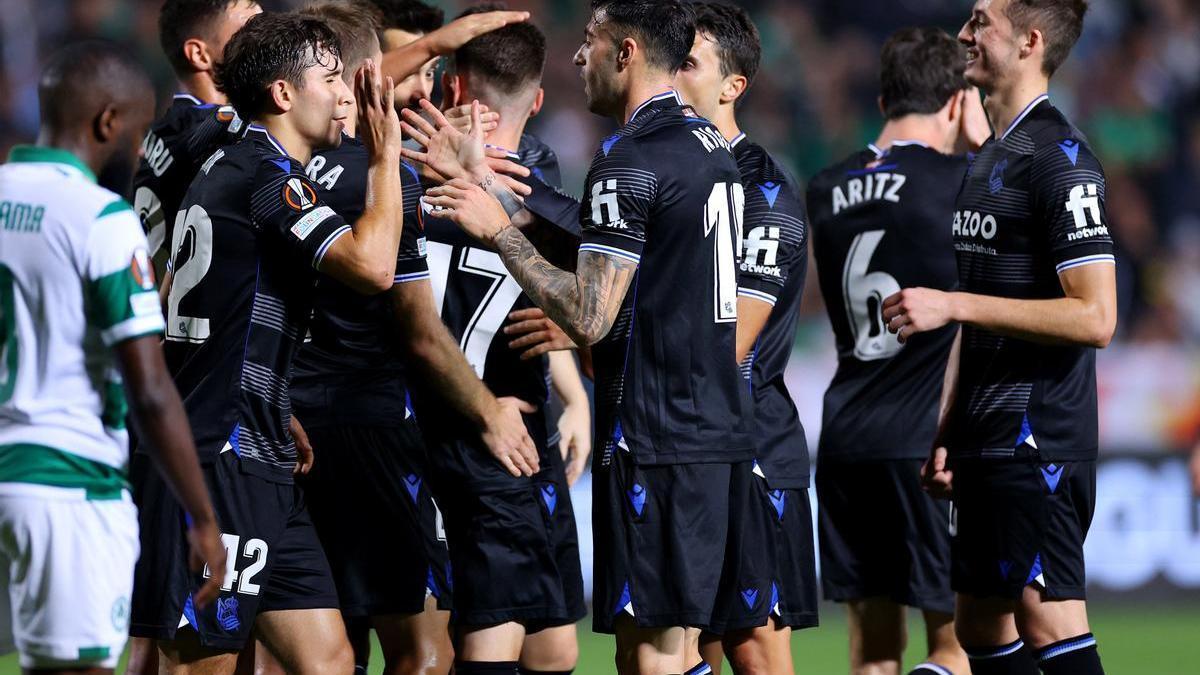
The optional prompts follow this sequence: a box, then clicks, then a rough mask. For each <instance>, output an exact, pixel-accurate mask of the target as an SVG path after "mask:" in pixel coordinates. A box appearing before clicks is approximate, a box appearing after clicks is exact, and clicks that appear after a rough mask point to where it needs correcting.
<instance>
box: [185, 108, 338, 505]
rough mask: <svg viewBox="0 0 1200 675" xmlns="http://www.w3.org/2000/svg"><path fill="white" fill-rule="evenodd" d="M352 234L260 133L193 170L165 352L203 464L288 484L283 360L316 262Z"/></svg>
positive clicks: (304, 326)
mask: <svg viewBox="0 0 1200 675" xmlns="http://www.w3.org/2000/svg"><path fill="white" fill-rule="evenodd" d="M349 232H350V226H349V225H347V224H346V221H345V220H343V219H342V217H341V216H340V215H338V214H337V213H336V212H335V211H334V210H333V209H332V208H330V207H329V206H328V205H326V204H324V203H323V202H321V200H320V197H318V195H317V192H316V189H315V188H314V187H313V183H312V181H310V180H309V179H308V176H306V175H305V173H304V167H303V166H302V165H301V164H300V163H299V162H298V161H296V160H295V159H293V158H292V157H290V156H288V155H287V153H286V152H285V151H284V150H283V147H282V146H281V145H279V143H278V142H277V141H276V140H275V139H273V138H272V137H271V136H270V134H269V133H268V132H267V131H266V129H264V128H263V127H260V126H257V125H253V124H252V125H250V130H249V132H248V133H247V135H246V138H244V139H243V140H242V141H240V142H238V143H237V144H235V145H231V146H227V147H225V148H221V149H220V150H218V151H217V152H216V153H214V154H213V156H212V157H210V158H209V159H208V160H207V161H206V162H205V163H204V164H203V165H202V166H201V167H200V171H199V173H197V175H196V179H195V181H193V183H192V186H191V187H190V188H188V191H187V194H186V196H185V197H184V200H183V203H182V206H181V207H180V211H179V215H178V217H177V218H176V221H175V228H174V233H173V241H172V251H173V252H174V253H173V259H172V260H173V265H174V270H175V278H174V282H173V284H172V286H171V292H170V297H169V299H168V303H167V304H168V313H167V334H166V346H165V352H166V357H167V363H168V366H169V367H170V369H171V372H172V373H173V374H174V377H175V384H176V386H177V387H178V388H179V393H180V394H181V395H182V396H183V402H184V407H185V408H186V409H187V413H188V419H189V421H190V422H191V426H192V433H193V434H194V435H195V438H196V449H197V451H198V453H199V455H200V458H201V461H212V460H213V458H214V457H215V456H216V455H217V454H218V453H220V452H235V453H237V454H238V455H239V456H240V457H241V461H242V465H243V467H244V468H245V469H246V470H247V471H249V472H251V473H254V474H256V475H260V476H262V477H264V478H268V479H271V480H277V481H280V482H290V481H291V479H292V468H293V466H294V465H295V461H296V446H295V442H294V441H293V439H292V437H291V434H290V433H289V431H288V423H289V421H290V419H291V414H292V404H291V400H290V399H289V396H288V380H289V378H290V376H291V369H292V359H293V357H294V356H295V354H296V351H297V350H298V348H299V346H300V342H301V340H302V339H303V337H304V334H305V332H306V331H307V330H308V322H309V316H310V314H311V313H312V303H313V288H314V286H315V284H316V280H317V270H319V268H320V265H321V259H322V258H323V257H324V255H325V253H326V252H327V251H328V250H329V247H330V246H332V245H333V243H334V242H335V241H336V240H337V239H338V237H340V236H343V235H345V234H347V233H349Z"/></svg>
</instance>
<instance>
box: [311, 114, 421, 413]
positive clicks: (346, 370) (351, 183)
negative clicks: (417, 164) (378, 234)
mask: <svg viewBox="0 0 1200 675" xmlns="http://www.w3.org/2000/svg"><path fill="white" fill-rule="evenodd" d="M367 163H368V156H367V149H366V147H364V146H363V144H362V143H361V142H360V141H359V140H358V139H356V138H351V137H344V138H343V139H342V144H341V145H340V146H338V147H337V148H335V149H332V150H325V151H323V152H319V153H316V154H314V155H313V157H312V159H310V160H309V162H308V166H307V167H306V171H307V173H308V178H309V180H311V181H312V182H313V185H315V186H316V189H317V197H318V198H319V199H320V200H321V201H322V202H324V203H325V204H326V205H328V206H329V207H331V208H332V209H333V210H334V211H336V212H337V213H338V214H339V215H340V216H342V218H344V219H345V220H346V221H347V222H351V223H352V222H355V221H357V220H358V218H359V217H360V216H361V215H362V212H363V209H364V207H365V204H366V196H367ZM400 182H401V186H402V188H403V194H404V232H403V233H402V234H401V237H400V250H399V252H398V254H397V259H396V276H395V279H394V280H393V281H394V283H397V284H403V283H411V282H414V281H420V280H426V279H428V278H429V267H428V266H427V265H426V264H425V236H424V234H423V233H422V232H421V225H420V223H419V222H418V218H417V215H416V213H417V205H418V203H419V201H420V198H421V181H420V175H419V174H418V173H417V170H416V169H415V168H414V167H413V166H412V165H410V164H407V163H403V162H402V163H401V167H400ZM309 334H310V335H311V336H312V339H311V340H309V341H308V342H306V343H305V344H304V347H303V348H302V349H301V350H300V353H299V355H297V357H296V362H295V365H294V369H293V373H292V388H291V393H292V402H293V405H294V406H295V408H296V414H297V415H298V416H299V418H300V421H301V423H303V424H305V425H306V426H314V427H315V426H327V425H331V424H356V425H365V426H372V427H388V426H399V425H401V424H403V422H404V420H405V419H407V417H408V416H409V414H410V411H409V410H408V406H407V404H406V398H407V395H408V390H407V388H406V386H405V377H404V362H403V358H402V354H401V350H400V348H399V346H400V344H401V336H400V335H398V334H397V332H396V328H395V322H394V321H393V320H392V310H391V305H390V302H389V299H388V295H387V294H386V293H381V294H378V295H373V296H367V295H362V294H360V293H358V292H357V291H354V290H353V289H351V288H349V287H348V286H346V285H344V284H342V283H340V282H338V281H337V280H335V279H332V278H329V277H322V278H321V279H320V280H319V281H318V282H317V291H316V300H315V308H314V311H313V318H312V324H311V327H310V329H309Z"/></svg>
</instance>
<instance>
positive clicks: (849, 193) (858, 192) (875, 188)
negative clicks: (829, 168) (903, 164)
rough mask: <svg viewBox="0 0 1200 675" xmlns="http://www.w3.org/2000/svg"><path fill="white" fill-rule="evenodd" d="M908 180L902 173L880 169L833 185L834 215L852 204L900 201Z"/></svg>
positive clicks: (895, 202) (897, 202)
mask: <svg viewBox="0 0 1200 675" xmlns="http://www.w3.org/2000/svg"><path fill="white" fill-rule="evenodd" d="M906 182H908V177H907V176H905V175H904V174H901V173H889V172H887V171H880V172H877V173H867V174H865V175H863V176H858V177H855V178H851V179H850V180H848V181H846V184H845V185H835V186H833V215H835V216H836V215H837V214H839V213H841V212H842V210H843V209H848V208H850V207H851V206H857V205H859V204H862V203H865V202H871V201H879V200H884V201H889V202H892V203H894V204H899V203H900V188H902V187H904V184H905V183H906Z"/></svg>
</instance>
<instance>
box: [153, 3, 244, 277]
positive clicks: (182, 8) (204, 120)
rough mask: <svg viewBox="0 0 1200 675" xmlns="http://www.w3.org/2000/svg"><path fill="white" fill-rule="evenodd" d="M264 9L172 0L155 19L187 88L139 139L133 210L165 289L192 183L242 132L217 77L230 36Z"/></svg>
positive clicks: (240, 124) (240, 4) (239, 122)
mask: <svg viewBox="0 0 1200 675" xmlns="http://www.w3.org/2000/svg"><path fill="white" fill-rule="evenodd" d="M260 12H262V8H261V7H259V5H258V3H257V2H252V1H250V0H199V1H198V0H167V2H165V3H164V4H163V7H162V12H161V13H160V14H159V16H158V39H159V43H160V44H161V45H162V48H163V52H164V53H165V54H166V55H167V61H169V62H170V63H171V67H172V68H173V69H174V71H175V76H176V77H177V78H179V82H180V84H181V85H182V86H183V91H182V92H180V93H178V94H175V97H174V98H173V99H172V101H171V107H169V108H167V111H166V112H165V113H164V114H163V116H162V117H161V118H159V119H158V120H156V121H155V122H154V124H153V125H152V126H151V127H150V130H149V132H147V133H146V138H145V139H144V140H143V141H142V158H141V161H140V162H139V163H138V170H137V173H136V174H135V175H134V197H133V205H134V208H135V209H136V210H137V214H138V217H139V218H141V220H142V226H143V227H144V228H145V229H146V233H147V235H148V237H149V239H150V253H151V256H152V258H153V259H154V261H155V268H156V271H157V272H158V273H159V274H160V275H163V285H164V287H167V286H169V279H168V275H167V274H165V272H166V259H167V257H168V256H169V255H170V251H169V250H168V249H169V248H170V243H171V230H172V228H173V227H174V225H175V213H176V212H177V211H178V210H179V204H180V203H181V202H182V201H183V195H184V193H185V192H187V188H188V185H191V182H192V179H193V178H195V177H196V172H197V171H199V170H200V164H201V163H202V162H203V161H204V160H206V159H208V157H209V155H211V154H212V153H213V152H214V151H216V149H217V148H219V147H221V146H222V145H226V144H229V143H232V142H234V141H236V140H237V139H238V138H240V137H241V135H242V134H243V133H245V130H246V129H245V127H246V125H245V123H244V122H243V121H242V120H241V118H239V117H238V115H237V113H236V112H235V111H234V109H233V106H230V105H227V103H228V101H227V100H226V98H225V94H223V93H222V92H221V91H220V90H219V89H218V88H217V85H216V83H215V82H214V72H215V69H216V66H217V63H219V62H220V60H221V54H222V52H223V51H224V49H225V44H226V43H227V42H229V38H231V37H233V34H234V33H236V32H237V30H238V29H239V28H241V27H242V25H243V24H245V23H246V20H247V19H249V18H250V17H252V16H255V15H256V14H259V13H260Z"/></svg>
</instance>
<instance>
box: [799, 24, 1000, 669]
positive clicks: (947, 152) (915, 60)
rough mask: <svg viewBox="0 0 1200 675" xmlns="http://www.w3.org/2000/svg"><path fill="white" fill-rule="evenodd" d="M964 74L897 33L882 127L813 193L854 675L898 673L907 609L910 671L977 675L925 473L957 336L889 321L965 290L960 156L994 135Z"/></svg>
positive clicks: (823, 514)
mask: <svg viewBox="0 0 1200 675" xmlns="http://www.w3.org/2000/svg"><path fill="white" fill-rule="evenodd" d="M963 68H964V65H963V54H962V48H961V46H959V44H958V43H957V41H955V40H954V38H952V37H950V36H949V35H947V34H946V33H945V32H943V31H941V30H939V29H936V28H907V29H903V30H900V31H897V32H896V33H894V34H893V35H892V36H891V37H890V38H889V39H888V40H887V42H886V43H885V44H884V46H883V50H882V54H881V57H880V72H881V77H880V84H881V86H880V108H881V110H882V112H883V115H884V117H885V118H886V120H887V121H886V123H885V124H884V127H883V131H882V132H881V133H880V136H879V138H878V140H876V141H875V142H874V143H873V144H871V145H870V146H869V147H868V148H865V149H863V150H861V151H859V152H856V153H854V154H852V155H850V156H849V157H847V158H846V159H844V160H842V161H840V162H838V163H837V164H835V165H833V166H831V167H829V168H828V169H825V170H824V171H822V172H821V173H819V174H817V175H816V176H815V177H814V178H813V180H812V182H811V184H810V185H809V189H808V208H809V215H810V216H811V218H812V226H813V242H814V244H815V246H814V248H813V252H814V256H815V258H816V263H817V270H818V272H819V274H820V281H821V293H822V295H823V296H824V299H825V308H826V311H827V312H828V313H829V320H830V323H831V324H832V326H833V332H834V336H835V338H836V340H837V349H838V370H837V373H836V374H835V375H834V378H833V381H832V382H830V384H829V388H828V389H827V390H826V393H825V412H824V419H823V421H822V426H821V439H820V454H819V456H818V467H817V496H818V498H819V500H820V510H819V516H820V537H821V570H822V575H821V577H822V578H821V584H822V586H823V588H824V592H825V597H826V598H828V599H831V600H836V601H838V602H845V603H847V609H848V610H849V612H848V614H849V619H850V621H849V623H850V645H851V647H850V650H851V651H850V667H851V671H852V672H898V671H899V669H900V667H901V662H902V658H903V654H904V648H905V642H906V641H907V635H906V631H905V624H906V622H907V619H906V617H905V614H906V610H905V607H906V606H909V607H916V608H918V609H920V610H922V612H923V615H924V619H925V635H926V644H927V649H928V651H927V658H926V661H925V662H924V663H922V664H920V665H918V666H917V667H916V668H914V669H913V671H912V672H914V673H944V672H946V671H950V672H956V673H966V672H968V670H969V668H968V665H967V658H966V655H965V654H964V653H963V651H962V648H961V647H960V646H959V645H958V641H957V640H956V639H955V637H954V594H953V592H952V591H951V590H950V513H949V504H948V503H947V502H945V501H941V500H935V499H933V498H932V497H930V496H929V495H927V494H925V493H924V492H923V491H922V490H921V475H920V474H921V463H922V461H924V458H925V457H927V456H928V454H929V447H930V445H931V444H932V443H933V437H934V433H935V432H936V430H937V415H938V404H939V401H940V397H941V392H942V379H943V377H944V375H945V371H946V359H947V358H948V355H949V352H950V348H951V345H952V344H953V343H954V338H955V329H954V328H953V327H951V326H946V327H944V328H942V329H941V330H939V331H937V332H935V333H930V334H929V335H926V336H922V337H921V338H920V339H918V340H913V341H912V342H910V343H908V344H901V343H900V342H899V341H898V340H897V339H896V337H895V336H894V335H892V334H890V333H888V332H887V330H885V326H884V321H883V314H882V304H883V303H882V301H883V299H884V298H886V297H887V296H889V295H891V294H892V293H894V292H895V291H896V290H897V289H900V288H903V287H906V286H925V287H929V288H937V289H941V290H947V291H948V290H953V289H954V287H955V285H956V284H957V282H958V272H957V269H956V267H955V261H954V248H953V243H952V241H951V237H950V233H949V232H948V231H947V230H946V228H945V227H944V224H945V222H946V221H947V220H948V219H950V217H951V213H952V212H953V210H954V198H955V195H956V194H957V192H958V187H959V185H960V184H961V183H962V178H963V175H964V174H965V173H966V169H967V161H966V158H965V156H963V155H960V154H955V153H956V152H960V150H959V147H960V146H961V147H962V149H966V148H967V147H971V148H978V146H979V145H980V144H982V143H983V141H984V140H986V138H987V135H988V134H989V133H990V130H989V129H988V127H987V118H986V117H985V116H984V113H983V108H982V107H981V105H980V102H979V94H978V92H977V91H975V90H974V89H970V88H968V85H967V83H966V81H965V80H964V79H963ZM899 428H902V429H904V430H905V432H904V433H902V434H897V429H899Z"/></svg>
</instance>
